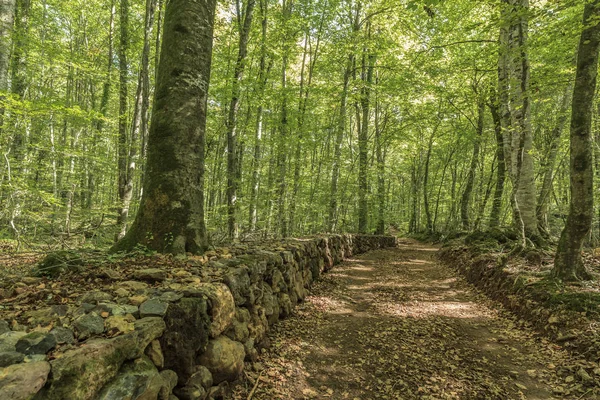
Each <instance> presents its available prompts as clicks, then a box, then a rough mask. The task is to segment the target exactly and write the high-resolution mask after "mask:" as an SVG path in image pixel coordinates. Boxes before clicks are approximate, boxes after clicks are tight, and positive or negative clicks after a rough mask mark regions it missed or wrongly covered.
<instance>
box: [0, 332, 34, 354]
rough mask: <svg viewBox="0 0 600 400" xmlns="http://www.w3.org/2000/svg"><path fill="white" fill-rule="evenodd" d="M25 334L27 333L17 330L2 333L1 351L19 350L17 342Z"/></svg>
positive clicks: (0, 340) (0, 338)
mask: <svg viewBox="0 0 600 400" xmlns="http://www.w3.org/2000/svg"><path fill="white" fill-rule="evenodd" d="M25 335H27V333H25V332H17V331H10V332H6V333H3V334H2V335H0V352H5V351H17V348H16V345H17V342H18V341H19V339H21V338H22V337H23V336H25Z"/></svg>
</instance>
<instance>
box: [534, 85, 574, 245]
mask: <svg viewBox="0 0 600 400" xmlns="http://www.w3.org/2000/svg"><path fill="white" fill-rule="evenodd" d="M571 93H572V87H571V85H568V86H567V88H566V89H565V94H564V95H563V98H562V101H561V104H560V109H559V111H558V119H557V121H556V125H555V126H554V129H552V132H551V134H550V144H549V146H548V154H547V155H546V158H545V160H544V161H543V164H542V171H543V174H544V181H543V183H542V188H541V189H540V194H539V196H538V201H537V208H536V214H537V219H538V228H539V231H540V234H541V235H543V236H545V237H549V236H550V232H549V230H548V203H549V201H550V194H551V193H552V181H553V180H554V167H555V164H556V157H557V155H558V148H559V144H560V136H561V134H562V131H563V129H564V127H565V125H566V123H567V119H568V111H569V98H570V95H571Z"/></svg>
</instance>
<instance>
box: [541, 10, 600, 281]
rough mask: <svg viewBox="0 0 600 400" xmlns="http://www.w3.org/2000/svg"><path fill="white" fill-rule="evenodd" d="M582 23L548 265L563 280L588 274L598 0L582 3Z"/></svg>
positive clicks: (599, 26) (599, 46)
mask: <svg viewBox="0 0 600 400" xmlns="http://www.w3.org/2000/svg"><path fill="white" fill-rule="evenodd" d="M583 26H584V29H583V32H582V33H581V39H580V41H579V49H578V52H577V73H576V78H575V85H574V88H573V107H572V112H571V135H570V150H571V156H570V173H571V174H570V183H571V185H570V188H571V202H570V207H569V215H568V216H567V223H566V225H565V228H564V229H563V231H562V234H561V236H560V240H559V242H558V249H557V250H556V257H555V259H554V268H553V269H552V275H553V276H554V277H557V278H560V279H562V280H564V281H574V280H581V279H590V278H591V275H590V273H589V272H588V271H587V270H586V268H585V265H584V264H583V260H582V257H581V249H582V246H583V241H584V239H585V237H586V236H587V234H588V233H589V231H590V228H591V226H592V217H593V214H594V193H593V180H594V175H593V168H592V154H593V146H592V134H591V130H592V106H593V103H594V93H595V91H596V76H597V74H598V51H599V50H600V1H599V0H595V1H593V2H591V3H589V4H587V5H586V6H585V9H584V12H583Z"/></svg>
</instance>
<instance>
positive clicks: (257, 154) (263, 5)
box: [248, 0, 268, 232]
mask: <svg viewBox="0 0 600 400" xmlns="http://www.w3.org/2000/svg"><path fill="white" fill-rule="evenodd" d="M260 12H261V16H262V21H261V42H260V45H261V48H260V67H259V73H258V79H259V85H260V86H259V89H258V95H259V97H260V98H259V102H260V103H259V105H258V107H257V108H256V137H255V139H254V159H253V160H252V163H253V168H252V181H251V185H250V186H251V189H250V204H249V211H248V225H249V226H250V231H251V232H254V231H255V230H256V223H257V221H258V213H257V210H258V189H259V184H260V162H261V156H262V154H261V153H262V149H261V144H262V134H263V129H264V126H263V124H264V122H263V104H262V102H263V96H264V92H265V86H266V84H267V75H268V74H267V67H266V58H267V23H268V19H267V0H260Z"/></svg>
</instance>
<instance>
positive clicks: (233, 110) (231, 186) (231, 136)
mask: <svg viewBox="0 0 600 400" xmlns="http://www.w3.org/2000/svg"><path fill="white" fill-rule="evenodd" d="M235 4H236V13H237V21H238V32H239V44H238V55H237V59H236V62H235V67H234V69H233V79H232V81H231V82H232V83H231V85H232V88H231V99H230V101H229V113H228V115H227V234H228V236H229V238H230V239H237V238H238V235H239V231H238V223H237V216H236V214H237V190H238V184H239V182H238V173H239V166H238V162H239V160H238V130H237V126H236V120H237V115H238V111H239V102H240V86H241V80H242V74H243V73H244V68H245V67H246V55H247V54H248V39H249V38H250V28H252V14H253V12H254V4H255V0H247V2H246V6H245V7H244V10H243V12H242V10H241V7H240V2H239V1H236V3H235Z"/></svg>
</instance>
